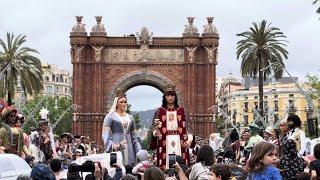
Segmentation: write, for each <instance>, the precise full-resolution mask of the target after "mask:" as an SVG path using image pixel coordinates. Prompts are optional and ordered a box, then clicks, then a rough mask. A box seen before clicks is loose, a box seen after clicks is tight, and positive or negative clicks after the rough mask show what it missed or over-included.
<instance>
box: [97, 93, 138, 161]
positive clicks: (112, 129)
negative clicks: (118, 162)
mask: <svg viewBox="0 0 320 180" xmlns="http://www.w3.org/2000/svg"><path fill="white" fill-rule="evenodd" d="M126 111H127V98H126V96H125V94H123V93H122V92H121V91H118V93H117V97H116V98H115V99H114V103H113V105H112V107H111V109H110V111H109V113H108V114H107V115H106V117H105V118H104V122H103V128H102V139H103V142H104V145H105V150H106V152H113V151H121V154H122V158H123V164H134V163H135V161H136V157H135V155H136V153H137V152H139V151H140V150H141V146H140V142H139V140H138V137H137V135H136V133H135V130H136V124H135V122H134V119H133V117H132V116H131V115H130V114H128V113H126Z"/></svg>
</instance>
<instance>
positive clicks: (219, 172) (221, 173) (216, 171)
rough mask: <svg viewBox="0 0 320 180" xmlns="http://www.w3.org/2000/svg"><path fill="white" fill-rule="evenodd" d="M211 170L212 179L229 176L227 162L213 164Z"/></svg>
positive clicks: (223, 178)
mask: <svg viewBox="0 0 320 180" xmlns="http://www.w3.org/2000/svg"><path fill="white" fill-rule="evenodd" d="M211 172H212V173H213V174H212V176H213V178H214V179H217V180H228V179H229V178H230V176H231V171H230V168H229V166H228V165H227V164H220V163H219V164H214V165H212V166H211Z"/></svg>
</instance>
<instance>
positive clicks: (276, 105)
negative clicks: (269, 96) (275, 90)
mask: <svg viewBox="0 0 320 180" xmlns="http://www.w3.org/2000/svg"><path fill="white" fill-rule="evenodd" d="M274 111H276V112H278V111H279V102H278V101H274Z"/></svg>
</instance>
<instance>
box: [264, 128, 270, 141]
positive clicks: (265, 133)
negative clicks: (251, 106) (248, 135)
mask: <svg viewBox="0 0 320 180" xmlns="http://www.w3.org/2000/svg"><path fill="white" fill-rule="evenodd" d="M271 131H272V127H271V126H268V127H267V128H266V129H265V130H264V131H263V139H264V140H266V141H268V140H269V138H270V137H271Z"/></svg>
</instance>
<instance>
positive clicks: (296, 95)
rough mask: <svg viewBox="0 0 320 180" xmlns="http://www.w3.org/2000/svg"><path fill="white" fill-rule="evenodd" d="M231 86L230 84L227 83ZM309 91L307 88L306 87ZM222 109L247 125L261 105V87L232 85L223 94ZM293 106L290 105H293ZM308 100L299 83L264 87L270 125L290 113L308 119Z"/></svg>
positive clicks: (266, 117)
mask: <svg viewBox="0 0 320 180" xmlns="http://www.w3.org/2000/svg"><path fill="white" fill-rule="evenodd" d="M227 87H228V86H227ZM303 88H304V90H305V91H307V87H306V86H303ZM220 95H221V96H220V98H219V99H220V102H219V105H220V108H222V110H224V111H225V112H226V113H227V114H228V115H229V116H230V117H231V118H232V119H233V120H234V121H236V122H237V123H240V125H244V126H246V125H247V124H250V123H251V122H253V120H254V117H255V113H257V112H258V111H257V108H258V104H259V94H258V87H252V88H250V89H244V87H242V86H239V85H238V86H237V88H235V87H232V88H230V91H229V92H225V93H221V94H220ZM290 105H291V106H290ZM306 107H307V100H306V98H305V97H304V95H303V94H302V93H300V91H299V89H298V88H297V86H296V84H294V83H290V84H276V85H275V88H272V85H267V86H264V114H266V115H265V121H266V123H267V124H270V123H276V122H277V121H278V120H281V119H284V118H286V117H287V116H288V114H289V113H295V114H296V115H298V116H299V117H300V118H301V120H302V121H303V123H305V122H306V119H307V112H306Z"/></svg>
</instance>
